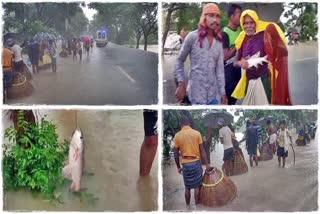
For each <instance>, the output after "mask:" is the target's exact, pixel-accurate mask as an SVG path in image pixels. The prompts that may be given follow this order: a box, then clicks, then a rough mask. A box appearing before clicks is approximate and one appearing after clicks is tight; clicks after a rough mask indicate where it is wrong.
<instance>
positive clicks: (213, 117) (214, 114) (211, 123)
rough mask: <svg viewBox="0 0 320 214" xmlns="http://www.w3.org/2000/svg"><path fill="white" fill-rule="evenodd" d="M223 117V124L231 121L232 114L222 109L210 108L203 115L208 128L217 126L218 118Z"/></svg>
mask: <svg viewBox="0 0 320 214" xmlns="http://www.w3.org/2000/svg"><path fill="white" fill-rule="evenodd" d="M219 118H223V119H224V121H225V125H229V124H231V123H232V122H233V115H232V114H230V113H228V112H226V111H223V110H218V109H215V110H211V111H210V112H209V113H208V114H207V115H206V116H205V117H204V124H205V126H207V127H210V128H219V125H218V123H217V122H218V119H219Z"/></svg>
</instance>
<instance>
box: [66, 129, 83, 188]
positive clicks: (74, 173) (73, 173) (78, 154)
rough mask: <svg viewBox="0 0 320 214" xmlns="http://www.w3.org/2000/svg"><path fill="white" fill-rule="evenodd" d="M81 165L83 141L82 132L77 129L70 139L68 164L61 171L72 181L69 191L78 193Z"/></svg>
mask: <svg viewBox="0 0 320 214" xmlns="http://www.w3.org/2000/svg"><path fill="white" fill-rule="evenodd" d="M83 164H84V141H83V136H82V131H81V130H80V129H79V128H77V129H76V130H75V131H74V132H73V134H72V137H71V142H70V146H69V160H68V164H67V165H66V166H65V167H64V168H63V170H62V175H63V176H64V177H65V178H67V179H69V180H71V181H72V183H71V186H70V190H74V191H80V184H81V177H82V171H83Z"/></svg>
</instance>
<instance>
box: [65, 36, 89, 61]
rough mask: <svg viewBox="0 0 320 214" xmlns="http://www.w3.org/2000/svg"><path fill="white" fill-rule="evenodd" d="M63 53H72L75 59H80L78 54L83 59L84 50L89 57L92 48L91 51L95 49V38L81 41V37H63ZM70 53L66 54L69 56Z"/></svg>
mask: <svg viewBox="0 0 320 214" xmlns="http://www.w3.org/2000/svg"><path fill="white" fill-rule="evenodd" d="M61 49H62V53H68V54H69V55H71V54H72V59H73V61H77V60H78V57H77V56H78V54H79V59H80V61H81V60H82V53H83V51H85V52H86V55H87V57H89V53H90V49H91V52H92V51H93V39H90V40H89V39H87V40H85V41H81V39H80V38H73V39H70V38H69V39H67V40H64V39H62V44H61ZM68 54H65V56H67V55H68Z"/></svg>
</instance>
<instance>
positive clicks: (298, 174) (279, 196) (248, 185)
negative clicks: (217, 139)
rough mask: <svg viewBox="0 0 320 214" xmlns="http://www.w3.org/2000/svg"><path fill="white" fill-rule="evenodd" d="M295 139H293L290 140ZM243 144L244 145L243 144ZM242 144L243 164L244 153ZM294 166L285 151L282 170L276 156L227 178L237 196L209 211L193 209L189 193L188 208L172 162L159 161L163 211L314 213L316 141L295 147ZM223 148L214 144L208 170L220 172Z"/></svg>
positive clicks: (316, 198)
mask: <svg viewBox="0 0 320 214" xmlns="http://www.w3.org/2000/svg"><path fill="white" fill-rule="evenodd" d="M293 139H295V138H293ZM243 143H245V142H243ZM243 143H242V145H241V149H242V151H243V153H244V156H245V160H246V163H247V164H248V166H249V160H248V155H247V152H246V150H245V148H244V144H243ZM294 150H295V153H296V164H295V165H293V155H292V150H291V148H289V157H288V158H287V164H286V168H284V169H283V168H278V159H277V157H276V156H274V157H273V159H272V160H269V161H260V162H259V164H258V166H257V167H256V166H254V167H253V168H250V166H249V172H248V173H246V174H242V175H237V176H231V177H230V178H231V180H232V181H233V182H234V183H235V185H236V186H237V191H238V192H237V194H238V196H237V197H236V198H235V199H234V200H233V201H232V202H231V203H230V204H229V205H227V206H224V207H220V208H210V207H206V206H203V205H201V204H200V205H195V204H194V198H193V193H192V196H191V205H190V206H187V205H186V204H185V200H184V184H183V178H182V176H181V175H179V174H178V172H177V169H176V165H175V163H174V160H171V161H163V184H164V186H163V200H164V202H163V204H164V210H184V211H185V210H197V211H200V210H210V211H213V210H214V211H253V212H262V211H278V212H293V211H315V210H317V209H318V144H317V138H316V139H315V140H312V141H311V143H310V144H307V146H295V145H294ZM222 159H223V146H222V145H221V144H218V145H217V146H216V151H215V152H212V153H211V161H212V166H215V167H217V168H218V169H220V170H221V166H222V164H223V160H222Z"/></svg>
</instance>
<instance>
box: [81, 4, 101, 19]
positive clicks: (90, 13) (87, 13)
mask: <svg viewBox="0 0 320 214" xmlns="http://www.w3.org/2000/svg"><path fill="white" fill-rule="evenodd" d="M80 7H81V8H82V10H83V12H84V15H85V16H86V17H87V18H88V19H89V21H90V22H91V21H92V19H93V15H94V14H96V13H97V11H96V10H95V9H89V8H88V7H87V6H86V7H82V6H80Z"/></svg>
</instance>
